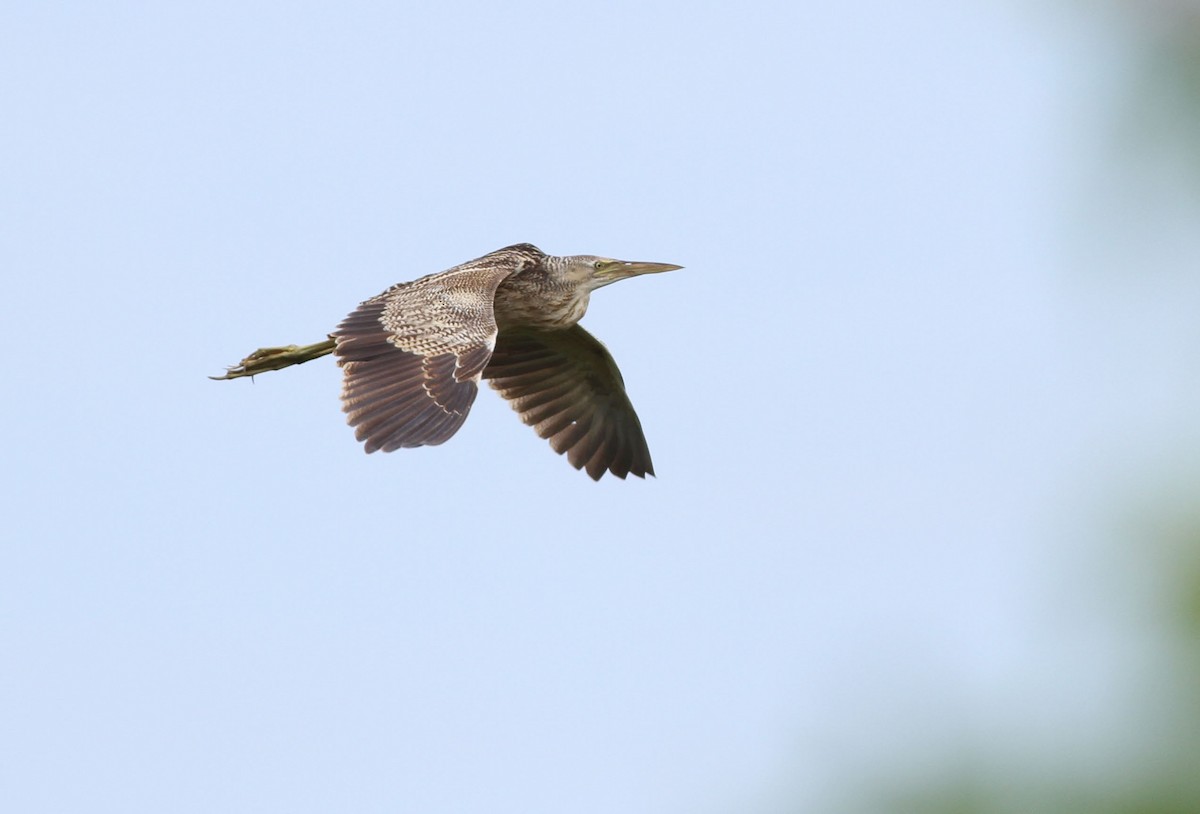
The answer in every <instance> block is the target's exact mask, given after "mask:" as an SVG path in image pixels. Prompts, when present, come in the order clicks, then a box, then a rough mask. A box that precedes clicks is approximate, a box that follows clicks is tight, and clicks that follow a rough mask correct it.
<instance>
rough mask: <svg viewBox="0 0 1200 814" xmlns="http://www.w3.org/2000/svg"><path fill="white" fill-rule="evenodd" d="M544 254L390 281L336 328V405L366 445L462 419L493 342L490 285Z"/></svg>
mask: <svg viewBox="0 0 1200 814" xmlns="http://www.w3.org/2000/svg"><path fill="white" fill-rule="evenodd" d="M542 257H544V255H542V254H541V252H540V251H538V250H537V249H535V248H534V247H532V246H528V245H519V246H511V247H509V248H507V249H501V250H500V251H497V252H492V253H491V254H488V255H484V256H483V257H480V258H478V259H476V260H472V261H470V262H468V263H463V264H462V265H460V266H455V267H454V268H452V269H448V270H447V271H443V272H441V273H439V274H431V275H429V276H427V277H422V278H421V279H419V280H414V281H412V282H410V283H401V284H399V285H395V286H392V287H391V288H389V289H388V290H387V291H385V292H383V293H382V294H380V295H379V296H377V297H373V298H372V299H370V300H367V301H366V302H364V303H363V304H362V305H360V306H359V307H358V308H357V309H355V310H354V311H353V312H352V313H351V314H350V315H348V316H347V317H346V319H344V320H343V321H342V323H341V324H340V325H339V326H338V328H337V330H336V331H335V332H334V333H333V338H334V341H335V343H336V346H335V348H334V353H336V354H337V357H338V364H339V365H340V366H341V367H342V371H343V374H344V380H343V385H342V405H343V409H344V410H345V412H346V414H347V420H348V421H349V423H350V425H351V426H353V427H354V428H355V437H356V438H358V440H359V441H362V442H363V445H364V448H365V449H366V451H367V452H375V451H376V450H383V451H385V452H390V451H392V450H395V449H400V448H401V447H419V446H425V445H435V444H441V443H443V442H445V441H446V440H448V439H449V438H450V437H451V436H453V435H454V433H455V432H457V431H458V428H459V427H461V426H462V423H463V421H465V420H466V417H467V413H468V412H470V409H471V405H472V404H473V403H474V401H475V396H476V394H477V393H478V386H477V383H478V381H479V378H480V375H481V374H482V372H483V370H484V367H485V366H486V365H487V363H488V359H489V358H490V357H491V352H492V345H493V344H494V343H495V341H496V317H495V313H494V308H493V305H494V299H495V295H496V288H497V286H499V285H500V283H501V282H502V281H503V280H504V279H505V278H506V277H508V276H510V275H512V274H514V273H516V272H518V271H520V270H521V269H523V268H525V267H527V266H529V265H531V264H534V263H537V262H539V260H540V258H542Z"/></svg>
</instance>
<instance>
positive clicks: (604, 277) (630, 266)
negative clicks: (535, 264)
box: [564, 254, 683, 291]
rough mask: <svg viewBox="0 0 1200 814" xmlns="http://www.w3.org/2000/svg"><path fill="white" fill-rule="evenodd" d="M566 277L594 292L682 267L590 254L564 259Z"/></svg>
mask: <svg viewBox="0 0 1200 814" xmlns="http://www.w3.org/2000/svg"><path fill="white" fill-rule="evenodd" d="M564 259H565V260H566V261H567V263H566V272H567V276H568V277H569V278H570V279H572V280H574V281H576V282H579V283H582V284H584V285H586V286H587V288H588V290H589V291H595V290H596V289H597V288H602V287H604V286H606V285H609V284H610V283H615V282H617V280H624V279H625V278H627V277H637V276H639V275H641V274H658V273H659V272H663V271H674V270H675V269H681V268H683V266H676V265H674V264H672V263H647V262H643V261H640V260H613V259H612V258H611V257H596V256H595V255H592V254H577V255H573V256H571V257H567V258H564Z"/></svg>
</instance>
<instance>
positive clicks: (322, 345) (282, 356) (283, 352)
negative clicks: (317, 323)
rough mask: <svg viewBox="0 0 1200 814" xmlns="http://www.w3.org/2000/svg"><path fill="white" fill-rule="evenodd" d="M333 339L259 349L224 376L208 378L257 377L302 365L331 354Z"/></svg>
mask: <svg viewBox="0 0 1200 814" xmlns="http://www.w3.org/2000/svg"><path fill="white" fill-rule="evenodd" d="M333 348H334V342H333V337H332V336H331V337H329V338H328V339H326V340H325V341H324V342H316V343H313V344H312V345H285V346H283V347H280V348H259V349H258V350H256V351H254V353H252V354H250V355H249V356H247V357H246V358H245V359H243V360H242V361H240V362H238V363H237V364H236V365H234V366H233V367H231V368H229V370H227V371H226V372H225V375H224V376H209V377H208V378H210V379H216V380H218V381H220V380H222V379H240V378H242V377H243V376H257V375H258V374H259V373H266V372H267V371H268V370H282V369H283V368H285V367H291V366H292V365H302V364H304V363H305V362H311V361H312V360H313V359H320V358H321V357H322V356H327V355H329V354H331V353H333Z"/></svg>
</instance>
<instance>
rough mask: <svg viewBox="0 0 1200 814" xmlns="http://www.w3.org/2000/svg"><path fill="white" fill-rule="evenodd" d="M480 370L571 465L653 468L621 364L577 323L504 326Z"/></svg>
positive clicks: (593, 469) (600, 470)
mask: <svg viewBox="0 0 1200 814" xmlns="http://www.w3.org/2000/svg"><path fill="white" fill-rule="evenodd" d="M483 378H485V379H488V380H489V383H490V384H491V385H492V387H494V388H495V389H496V390H498V391H499V392H500V395H502V396H504V398H505V399H507V400H508V401H509V403H511V404H512V407H513V409H514V410H516V411H517V412H518V413H519V414H520V416H521V420H522V421H524V422H525V423H526V424H528V425H529V426H531V427H533V428H534V430H535V431H536V432H537V434H538V435H539V436H541V437H542V438H546V439H548V440H549V441H550V446H551V447H553V448H554V451H555V452H557V453H559V454H560V455H561V454H563V453H566V455H567V460H568V461H569V462H570V463H571V466H573V467H575V468H576V469H586V470H587V473H588V475H590V476H591V477H592V478H593V479H594V480H599V479H600V477H601V476H602V475H603V474H604V473H605V472H606V471H608V472H611V473H613V474H614V475H616V476H617V477H618V478H624V477H626V476H627V475H629V474H630V473H632V474H634V475H637V476H639V477H643V478H644V477H645V476H646V475H653V474H654V466H653V464H652V463H651V462H650V450H649V448H648V447H647V446H646V437H645V435H643V433H642V424H641V422H640V421H638V417H637V413H636V412H634V409H633V404H632V403H630V401H629V397H628V396H627V395H626V394H625V383H624V381H622V379H621V372H620V371H619V370H618V369H617V365H616V362H614V361H613V358H612V356H611V355H610V354H609V352H608V350H607V349H605V347H604V346H603V345H602V344H600V342H599V341H598V340H597V339H596V338H595V337H593V336H592V335H591V334H589V333H588V332H587V331H585V330H584V329H583V328H581V327H579V326H578V325H576V326H574V327H572V328H568V329H567V330H551V331H539V330H533V329H519V330H505V331H503V332H501V333H500V335H499V336H498V337H497V339H496V347H495V349H494V350H493V351H492V358H491V361H490V362H488V364H487V367H485V368H484V370H483Z"/></svg>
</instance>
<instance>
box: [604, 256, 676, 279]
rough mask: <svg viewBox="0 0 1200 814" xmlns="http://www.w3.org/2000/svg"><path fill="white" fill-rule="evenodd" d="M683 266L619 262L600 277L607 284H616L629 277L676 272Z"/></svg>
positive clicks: (630, 261)
mask: <svg viewBox="0 0 1200 814" xmlns="http://www.w3.org/2000/svg"><path fill="white" fill-rule="evenodd" d="M681 268H683V266H676V265H674V264H673V263H646V262H643V261H640V260H618V261H616V262H615V263H613V265H612V267H611V268H605V269H603V270H602V271H601V274H600V277H601V279H603V280H604V281H605V282H606V283H615V282H616V281H617V280H624V279H625V278H627V277H637V276H638V275H641V274H659V273H661V272H664V271H675V269H681Z"/></svg>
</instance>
